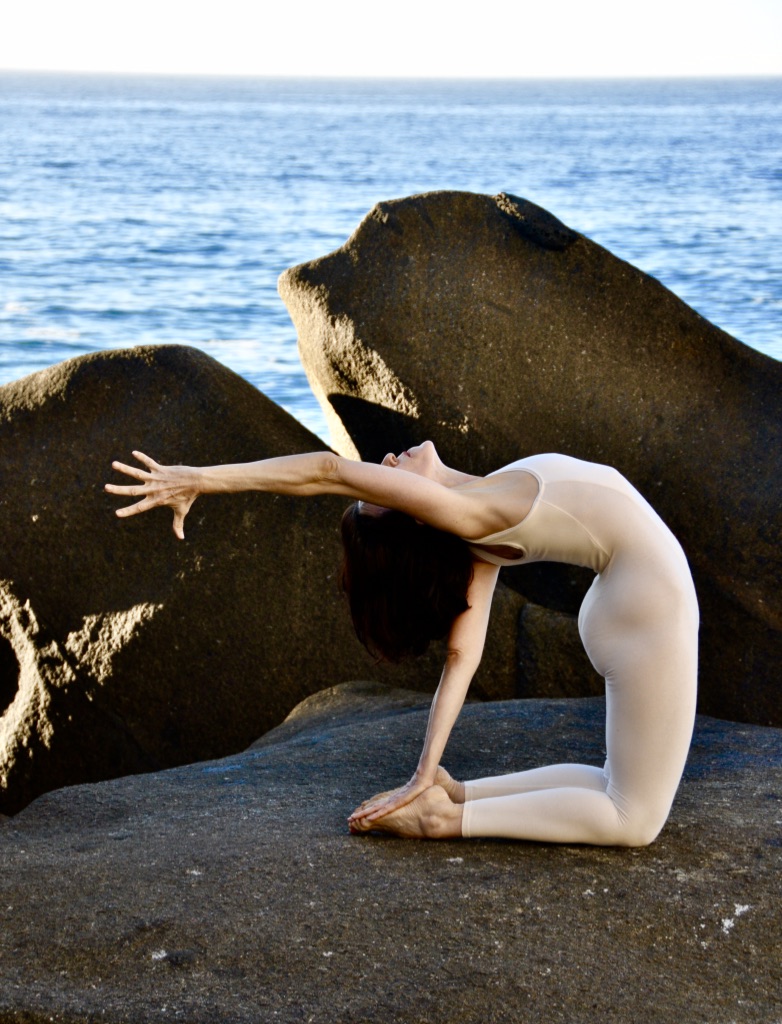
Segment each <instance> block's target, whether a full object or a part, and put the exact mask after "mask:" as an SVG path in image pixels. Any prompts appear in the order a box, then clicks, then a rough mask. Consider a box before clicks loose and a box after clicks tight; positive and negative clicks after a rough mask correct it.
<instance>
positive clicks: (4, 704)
mask: <svg viewBox="0 0 782 1024" xmlns="http://www.w3.org/2000/svg"><path fill="white" fill-rule="evenodd" d="M18 690H19V661H18V660H17V657H16V651H14V649H13V647H12V646H11V644H10V643H9V641H8V640H6V638H5V637H4V636H0V715H4V714H5V712H6V711H7V710H8V708H9V707H10V706H11V704H12V703H13V700H14V697H15V696H16V694H17V691H18Z"/></svg>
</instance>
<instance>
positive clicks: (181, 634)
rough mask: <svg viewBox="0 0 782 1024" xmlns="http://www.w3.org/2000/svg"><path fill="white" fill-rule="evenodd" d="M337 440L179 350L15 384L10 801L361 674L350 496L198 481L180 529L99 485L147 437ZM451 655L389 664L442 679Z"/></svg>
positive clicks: (364, 660) (3, 473)
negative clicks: (340, 575)
mask: <svg viewBox="0 0 782 1024" xmlns="http://www.w3.org/2000/svg"><path fill="white" fill-rule="evenodd" d="M323 447H324V445H323V444H322V443H321V442H320V441H319V440H318V438H316V437H315V436H314V435H312V434H311V433H309V431H307V430H305V429H304V428H303V427H302V426H301V425H300V424H298V423H297V422H296V421H295V420H294V419H293V418H292V417H290V416H289V415H288V414H287V413H285V412H283V411H282V410H281V409H280V408H278V407H277V406H276V405H274V403H272V402H270V401H269V400H268V399H266V398H265V397H264V396H263V395H262V394H260V392H258V391H257V390H256V389H255V388H253V387H252V386H251V385H249V384H248V383H247V382H246V381H244V380H242V379H241V378H240V377H238V376H237V375H236V374H234V373H232V372H231V371H230V370H226V369H225V368H224V367H222V366H220V364H219V363H217V362H215V361H214V360H213V359H210V358H209V357H208V356H206V355H204V354H203V353H200V352H197V351H196V350H194V349H188V348H183V347H180V346H161V347H156V348H137V349H132V350H129V351H125V352H110V353H101V354H98V355H95V356H87V357H84V358H81V359H75V360H72V361H70V362H67V363H63V364H61V365H59V366H55V367H52V368H51V369H50V370H46V371H43V372H41V373H37V374H33V375H31V376H30V377H26V378H24V379H23V380H20V381H17V382H16V383H14V384H8V385H6V386H5V387H3V388H0V535H2V538H3V544H2V549H0V812H5V813H6V814H8V813H13V812H15V811H18V810H19V809H20V808H21V807H23V806H24V805H25V804H26V803H28V802H29V801H30V800H32V799H33V798H34V797H35V796H37V795H38V794H40V793H42V792H45V791H46V790H49V789H54V788H56V787H59V786H62V785H67V784H71V783H76V782H85V781H95V780H98V779H105V778H110V777H113V776H116V775H121V774H126V773H129V772H142V771H149V770H154V769H159V768H164V767H168V766H171V765H175V764H182V763H186V762H190V761H195V760H200V759H203V758H208V757H217V756H221V755H224V754H227V753H230V752H233V751H235V750H241V749H243V748H244V747H246V746H247V744H248V743H250V742H251V741H252V740H253V739H254V738H255V737H257V736H259V735H260V734H261V733H262V732H264V731H265V730H266V729H268V728H270V727H271V726H273V725H276V724H278V723H279V722H281V721H282V719H283V718H284V717H285V715H286V714H287V713H288V712H289V711H290V710H291V708H292V707H294V705H296V704H297V703H298V702H299V701H300V700H302V698H304V697H305V696H307V694H309V693H312V692H314V691H316V690H318V689H321V688H323V687H324V686H329V685H332V684H333V683H335V682H338V681H341V680H343V679H344V678H345V676H346V675H347V676H348V677H350V676H358V675H363V674H365V673H366V671H367V670H368V668H369V667H370V666H371V665H372V661H371V659H370V658H369V656H368V655H367V654H366V653H365V652H364V650H363V648H361V647H360V646H359V644H358V643H357V641H356V640H355V638H354V636H353V633H352V628H351V625H350V620H349V616H348V613H347V609H346V607H345V604H344V602H343V600H342V597H341V595H340V594H339V592H338V587H337V583H336V578H337V570H338V566H339V560H340V543H339V518H340V515H341V513H342V510H343V508H344V507H345V501H344V500H343V499H339V498H331V497H324V498H309V499H306V500H302V499H293V498H285V497H281V496H276V495H271V494H250V495H231V496H226V497H219V498H218V497H210V498H205V499H201V500H200V501H198V502H196V504H195V506H194V507H193V510H192V511H191V513H190V516H189V517H188V520H187V524H186V533H187V539H186V540H185V542H184V543H180V542H178V541H177V540H176V539H175V537H174V535H173V532H172V531H171V524H170V517H169V515H168V513H167V512H155V513H151V514H149V515H145V516H139V517H137V518H133V519H127V520H122V521H120V520H118V519H117V518H116V517H115V516H114V509H115V508H116V507H118V506H119V505H121V504H123V502H122V501H121V500H119V499H116V498H112V497H110V496H109V495H107V494H105V493H104V491H103V484H104V482H106V481H107V480H109V479H112V478H114V479H117V476H116V475H114V474H112V472H111V468H110V466H111V461H112V459H115V458H120V459H122V460H123V461H127V462H132V461H133V460H132V457H131V455H130V453H131V450H132V449H134V448H135V449H140V450H142V451H146V452H147V454H149V455H151V456H153V457H156V458H159V459H160V460H161V461H169V462H172V463H173V462H186V463H190V464H192V465H211V464H214V463H218V462H243V461H251V460H254V459H259V458H264V457H267V456H272V455H284V454H289V453H292V452H301V451H313V450H318V449H322V448H323ZM522 603H523V601H522V599H521V598H520V597H519V596H518V595H516V594H514V593H513V592H512V591H507V593H506V594H505V595H504V597H503V598H501V600H500V606H499V607H500V615H499V618H498V620H497V622H496V623H495V625H494V627H493V628H494V629H495V630H496V633H495V637H494V641H493V643H492V645H491V651H492V653H491V654H490V656H489V660H488V662H487V663H486V664H485V666H484V668H483V677H482V678H483V680H484V683H483V684H481V681H480V680H479V681H478V687H479V692H484V693H485V694H486V695H489V696H500V697H510V696H513V695H514V686H515V681H514V680H515V676H514V668H513V660H514V647H515V621H516V618H517V616H518V612H519V608H520V606H521V604H522ZM441 654H442V652H434V653H433V654H432V656H431V657H430V658H429V659H428V660H427V661H425V662H422V663H418V664H409V665H407V666H402V667H399V668H395V669H391V668H389V669H387V670H385V671H381V670H380V669H378V670H377V673H378V674H379V677H380V678H385V679H390V680H394V681H397V682H400V681H401V682H404V685H406V686H414V687H416V686H417V687H420V688H423V689H429V690H431V689H433V688H434V686H435V685H436V683H437V679H438V675H439V668H440V665H439V662H440V657H441ZM493 659H496V660H493ZM482 685H483V689H482V690H481V687H482Z"/></svg>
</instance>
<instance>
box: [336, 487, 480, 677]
mask: <svg viewBox="0 0 782 1024" xmlns="http://www.w3.org/2000/svg"><path fill="white" fill-rule="evenodd" d="M342 544H343V548H344V560H343V563H342V587H343V589H344V590H345V592H346V594H347V595H348V601H349V604H350V614H351V616H352V618H353V625H354V627H355V630H356V634H357V636H358V638H359V640H360V641H361V642H362V643H363V644H364V646H365V647H366V648H367V649H368V650H369V651H370V652H371V653H372V654H374V655H375V656H377V657H380V658H383V659H384V660H387V661H401V659H402V658H404V657H406V656H408V655H415V654H423V652H424V651H425V650H426V648H427V647H428V646H429V642H430V641H431V640H435V639H439V638H441V637H443V636H445V635H446V634H447V632H448V630H449V629H450V627H451V623H452V622H453V620H454V619H455V618H456V617H457V615H460V614H461V613H462V612H463V611H466V610H467V608H468V604H467V588H468V587H469V585H470V581H471V580H472V556H471V554H470V549H469V547H468V546H467V544H466V543H465V542H464V541H463V540H461V539H460V538H459V537H455V536H453V535H452V534H450V533H444V532H443V531H442V530H436V529H435V528H434V527H432V526H427V525H425V524H423V523H418V522H416V520H415V519H413V518H412V516H408V515H406V514H405V513H404V512H396V511H394V510H392V509H388V510H385V511H383V510H379V511H378V512H374V513H373V514H367V513H362V512H361V508H360V503H355V504H353V505H351V506H350V507H349V508H348V509H347V510H346V511H345V514H344V515H343V517H342Z"/></svg>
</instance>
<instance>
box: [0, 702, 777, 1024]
mask: <svg viewBox="0 0 782 1024" xmlns="http://www.w3.org/2000/svg"><path fill="white" fill-rule="evenodd" d="M420 699H421V698H420V695H419V694H415V693H409V692H400V691H391V692H388V691H387V690H383V689H381V688H379V687H377V686H375V685H371V684H347V685H345V686H342V687H338V688H335V689H333V690H329V691H326V692H325V693H322V694H319V695H317V696H315V697H312V698H310V699H309V701H307V702H306V703H305V704H304V705H303V706H301V707H299V708H298V709H297V710H296V713H295V714H294V715H293V716H292V717H291V718H290V719H289V720H288V721H287V722H286V723H285V724H284V725H282V726H281V727H279V728H278V729H275V730H274V731H272V732H271V733H269V734H267V735H266V736H265V737H264V738H263V739H262V740H261V742H260V743H258V744H255V745H254V746H253V747H252V748H251V749H249V750H247V751H246V752H245V753H243V754H239V755H235V756H232V757H230V758H227V759H225V760H222V761H215V762H212V763H208V764H198V765H192V766H189V767H184V768H178V769H175V770H172V771H168V772H163V773H159V774H152V775H147V776H143V777H131V778H125V779H121V780H116V781H112V782H104V783H101V784H99V785H94V786H82V787H77V788H72V789H65V790H62V791H60V792H57V793H51V794H48V795H46V796H44V797H41V798H40V799H39V800H37V801H36V802H35V803H33V804H32V805H31V806H30V807H28V808H27V809H26V810H25V811H23V812H22V813H21V814H19V815H17V816H16V817H14V818H12V819H10V820H8V821H5V822H3V823H0V841H1V842H2V847H3V871H2V872H1V873H0V920H1V921H2V927H0V1020H2V1021H3V1022H14V1021H18V1022H21V1021H24V1022H26V1024H38V1022H41V1024H43V1022H45V1021H51V1020H54V1021H56V1022H59V1024H71V1022H73V1024H76V1022H78V1024H85V1022H92V1021H101V1022H106V1024H112V1022H114V1024H147V1022H153V1021H162V1020H182V1021H187V1022H188V1024H201V1022H203V1024H211V1022H217V1021H231V1022H232V1024H242V1022H247V1024H250V1022H252V1024H257V1022H259V1021H280V1022H281V1024H294V1022H296V1024H298V1022H300V1021H318V1022H322V1024H366V1022H367V1021H382V1022H388V1024H393V1022H400V1024H402V1022H404V1024H454V1022H457V1021H458V1022H459V1024H486V1022H487V1021H491V1022H498V1024H518V1022H520V1021H524V1022H527V1024H556V1022H562V1024H598V1022H600V1024H604V1022H616V1024H626V1022H627V1021H636V1020H643V1021H644V1024H672V1022H674V1021H686V1022H687V1024H761V1022H762V1024H772V1022H775V1021H776V1020H778V1018H779V1008H780V1005H781V1004H782V975H781V974H780V963H781V962H782V918H780V914H779V899H780V881H779V879H780V868H782V849H781V848H780V844H779V824H778V821H779V817H780V814H782V806H781V805H780V793H781V792H782V733H781V732H780V731H778V730H774V729H765V728H759V727H753V726H742V725H736V724H734V723H728V722H723V721H718V720H715V719H709V718H701V719H699V721H698V724H697V729H696V734H695V740H694V744H693V749H692V753H691V757H690V762H689V765H688V768H687V771H686V774H685V779H684V782H683V785H682V787H681V790H680V793H679V795H678V797H677V800H676V803H675V804H674V808H673V812H672V815H671V818H670V821H669V823H668V824H667V825H666V827H665V829H664V830H663V832H662V833H661V835H660V837H659V839H658V840H657V842H656V843H654V844H653V845H652V846H650V847H646V848H643V849H634V850H633V849H598V848H590V847H564V846H562V847H557V846H546V845H535V844H527V843H510V842H497V841H491V840H470V841H468V840H458V841H456V840H454V841H449V842H444V843H434V842H430V843H427V842H404V841H400V840H395V839H386V838H378V837H371V838H368V837H353V836H350V835H349V834H348V833H347V831H346V827H345V818H346V815H347V814H348V813H349V811H350V810H351V809H352V807H353V806H354V805H355V804H356V803H357V802H358V801H359V800H361V799H362V798H364V797H365V796H367V795H368V794H369V793H371V792H373V791H374V790H376V789H378V788H380V787H385V786H387V785H390V784H396V783H399V782H401V781H402V780H404V779H405V778H406V777H407V776H408V775H409V773H410V770H411V767H412V766H413V765H414V764H415V761H416V759H417V756H418V752H419V747H420V742H421V737H422V735H423V732H424V728H425V723H426V705H421V704H420V703H418V702H419V701H420ZM602 715H603V706H602V701H601V700H600V699H599V698H593V699H585V700H576V701H518V702H517V701H511V702H496V703H491V704H472V705H468V706H467V707H466V708H465V709H464V713H463V715H462V717H461V719H460V721H459V723H458V725H457V728H456V730H455V732H454V735H453V737H452V741H451V744H450V746H449V750H448V756H447V760H446V764H447V766H448V767H449V768H450V769H451V770H452V771H453V772H454V774H457V775H461V776H462V777H464V776H465V775H473V774H487V773H495V772H504V771H509V770H514V769H518V768H523V767H530V766H533V765H535V764H539V763H544V762H551V761H557V760H564V759H568V760H570V759H574V760H578V759H581V760H585V761H590V762H592V763H598V764H599V763H600V761H601V758H602V753H603V750H602V735H603V722H602Z"/></svg>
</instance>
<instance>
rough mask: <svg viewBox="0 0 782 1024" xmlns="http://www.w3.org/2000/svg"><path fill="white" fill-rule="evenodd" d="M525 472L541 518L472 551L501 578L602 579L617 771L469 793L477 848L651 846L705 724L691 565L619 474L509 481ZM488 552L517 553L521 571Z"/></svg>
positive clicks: (570, 773)
mask: <svg viewBox="0 0 782 1024" xmlns="http://www.w3.org/2000/svg"><path fill="white" fill-rule="evenodd" d="M517 470H524V471H525V472H527V473H531V474H532V475H533V476H534V477H535V478H536V479H537V481H538V488H539V490H538V494H537V497H536V498H535V501H534V502H533V505H532V507H531V509H530V511H529V513H528V514H527V515H526V516H525V518H524V519H523V520H522V521H521V522H520V523H518V524H517V525H515V526H512V527H510V528H508V529H506V530H501V531H499V532H498V533H494V534H490V535H489V536H487V537H483V538H481V539H480V540H479V541H470V542H469V543H470V545H471V548H472V550H473V551H474V552H475V553H476V554H477V555H478V556H479V557H480V558H482V559H484V560H486V561H489V562H493V563H494V564H497V565H524V564H526V563H528V562H535V561H556V562H567V563H569V564H573V565H581V566H587V567H589V568H591V569H592V570H593V571H594V572H595V573H597V576H596V577H595V580H594V582H593V584H592V586H591V587H590V589H589V591H588V592H587V595H586V597H585V598H584V601H583V603H582V606H581V610H580V613H579V618H578V627H579V632H580V635H581V639H582V641H583V643H584V646H585V648H586V651H587V654H588V655H589V658H590V660H591V662H592V664H593V665H594V667H595V669H596V670H597V671H598V672H599V673H600V674H601V675H602V676H604V677H605V680H606V749H607V754H608V758H607V761H606V765H605V768H604V769H603V770H602V771H600V770H599V769H595V768H591V767H589V766H584V765H554V766H550V767H548V768H541V769H535V770H533V771H532V772H521V773H517V774H516V775H512V776H501V777H499V778H498V779H480V780H474V781H473V782H470V783H467V799H468V803H467V804H466V805H465V810H464V823H463V831H464V834H465V835H499V836H508V837H511V838H527V839H540V840H544V841H554V842H586V843H599V844H612V843H616V844H621V845H636V844H637V843H638V842H647V841H651V839H652V838H654V836H655V835H656V834H657V832H658V831H659V829H660V828H661V827H662V825H663V823H664V822H665V820H666V818H667V816H668V813H669V810H670V806H671V803H672V801H673V797H674V794H675V792H676V789H677V787H678V784H679V780H680V778H681V773H682V771H683V768H684V762H685V759H686V756H687V751H688V749H689V743H690V738H691V735H692V727H693V722H694V715H695V698H696V679H697V633H698V604H697V600H696V597H695V589H694V587H693V583H692V577H691V575H690V571H689V567H688V565H687V559H686V557H685V555H684V552H683V551H682V549H681V546H680V545H679V543H678V541H677V540H676V538H675V537H674V535H673V534H672V533H671V531H670V530H669V529H668V527H667V526H666V525H665V523H664V522H663V521H662V519H660V517H659V516H658V515H657V513H656V512H655V511H654V509H653V508H652V507H651V505H649V503H648V502H647V501H646V500H645V499H644V498H643V497H642V496H641V494H639V492H638V491H637V490H636V489H635V488H634V487H633V486H632V484H630V483H629V482H628V481H627V480H625V479H624V477H622V476H621V474H620V473H618V472H617V471H616V470H614V469H611V468H610V467H608V466H601V465H597V464H594V463H589V462H582V461H581V460H579V459H574V458H570V457H569V456H565V455H535V456H532V457H530V458H525V459H520V460H518V461H517V462H513V463H511V464H510V465H508V466H504V467H503V468H502V469H500V470H497V472H498V473H508V472H513V471H517ZM492 475H493V474H492ZM487 546H489V547H496V546H501V547H503V548H511V549H516V550H518V551H519V558H517V559H511V558H505V557H502V556H500V555H498V554H496V553H493V552H491V551H489V550H487ZM508 801H510V803H508Z"/></svg>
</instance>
